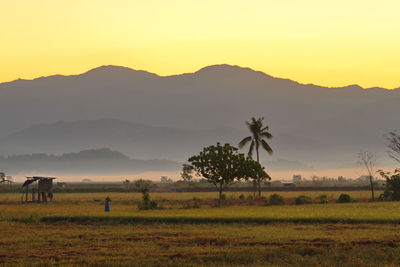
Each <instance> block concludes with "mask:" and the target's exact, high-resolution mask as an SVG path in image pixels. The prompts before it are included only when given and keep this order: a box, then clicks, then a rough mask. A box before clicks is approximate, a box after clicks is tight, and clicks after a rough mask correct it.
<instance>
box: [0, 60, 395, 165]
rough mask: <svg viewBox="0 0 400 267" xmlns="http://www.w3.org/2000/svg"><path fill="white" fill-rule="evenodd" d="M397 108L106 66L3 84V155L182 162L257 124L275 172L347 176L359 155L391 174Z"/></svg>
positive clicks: (285, 86) (265, 79)
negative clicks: (115, 155) (89, 153)
mask: <svg viewBox="0 0 400 267" xmlns="http://www.w3.org/2000/svg"><path fill="white" fill-rule="evenodd" d="M398 103H400V89H395V90H386V89H384V88H368V89H365V88H361V87H359V86H357V85H351V86H346V87H340V88H327V87H321V86H316V85H311V84H300V83H297V82H295V81H291V80H288V79H280V78H275V77H272V76H269V75H267V74H265V73H262V72H258V71H254V70H251V69H249V68H242V67H238V66H231V65H214V66H209V67H205V68H203V69H201V70H199V71H197V72H195V73H187V74H181V75H173V76H165V77H163V76H158V75H156V74H152V73H149V72H146V71H137V70H133V69H129V68H125V67H118V66H102V67H99V68H96V69H92V70H90V71H88V72H86V73H83V74H80V75H71V76H63V75H54V76H49V77H42V78H38V79H34V80H16V81H13V82H8V83H3V84H0V125H1V127H0V154H2V155H11V154H25V153H39V152H40V153H59V154H60V153H68V152H74V151H80V150H84V149H94V148H103V147H107V148H110V149H114V150H118V151H120V152H122V153H124V154H126V155H128V156H129V157H132V158H135V159H142V160H144V159H154V158H158V159H166V160H174V161H181V162H182V161H184V160H185V159H186V158H187V157H188V156H190V155H192V154H193V153H196V152H198V151H200V150H201V148H202V147H203V146H205V145H209V144H213V143H216V142H218V141H219V142H222V143H224V142H230V143H233V144H235V145H236V144H237V143H238V141H240V139H241V138H243V137H244V136H246V135H248V132H247V128H246V125H245V121H246V120H249V119H250V118H251V117H252V116H255V117H264V118H265V122H266V124H267V125H269V127H270V132H271V133H272V134H273V136H274V138H273V139H271V140H270V144H271V146H272V148H273V149H274V156H272V157H268V156H267V154H265V155H263V156H262V159H263V161H265V162H266V163H267V164H269V165H274V162H275V163H276V166H281V167H280V168H285V166H286V165H287V168H294V166H298V167H299V168H300V167H301V166H304V167H307V168H308V167H310V168H337V167H350V166H354V164H355V163H356V161H357V152H358V151H359V150H360V149H364V150H370V151H373V152H377V153H378V155H380V162H381V163H382V164H391V161H390V159H389V158H387V157H386V152H385V145H384V142H385V139H384V135H385V134H387V133H388V132H389V131H392V130H396V129H399V128H400V126H399V122H400V119H399V116H398V114H400V105H398ZM243 152H245V151H243Z"/></svg>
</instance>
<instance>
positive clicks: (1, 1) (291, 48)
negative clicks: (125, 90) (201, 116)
mask: <svg viewBox="0 0 400 267" xmlns="http://www.w3.org/2000/svg"><path fill="white" fill-rule="evenodd" d="M399 10H400V1H398V0H380V1H376V0H373V1H372V0H335V1H332V0H279V1H277V0H273V1H272V0H240V1H238V0H201V1H200V0H198V1H192V0H168V1H166V0H57V1H54V0H35V1H32V0H0V82H6V81H12V80H15V79H18V78H23V79H32V78H36V77H40V76H48V75H53V74H66V75H70V74H79V73H82V72H85V71H87V70H89V69H91V68H95V67H98V66H101V65H121V66H126V67H130V68H133V69H142V70H147V71H150V72H153V73H157V74H159V75H172V74H180V73H186V72H194V71H197V70H198V69H200V68H202V67H204V66H207V65H213V64H222V63H226V64H232V65H240V66H243V67H250V68H252V69H255V70H260V71H263V72H265V73H267V74H270V75H272V76H275V77H281V78H289V79H292V80H295V81H298V82H301V83H313V84H318V85H323V86H332V87H333V86H344V85H349V84H359V85H361V86H363V87H374V86H380V87H385V88H397V87H400V75H399V71H400V65H399V62H400V49H399V47H400V16H399V15H398V12H399Z"/></svg>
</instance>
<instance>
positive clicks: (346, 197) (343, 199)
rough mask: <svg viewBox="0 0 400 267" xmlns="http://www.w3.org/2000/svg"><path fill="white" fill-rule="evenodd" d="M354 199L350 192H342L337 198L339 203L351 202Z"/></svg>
mask: <svg viewBox="0 0 400 267" xmlns="http://www.w3.org/2000/svg"><path fill="white" fill-rule="evenodd" d="M352 201H353V200H352V199H351V197H350V196H349V195H348V194H340V196H339V198H338V199H337V200H336V202H337V203H349V202H352Z"/></svg>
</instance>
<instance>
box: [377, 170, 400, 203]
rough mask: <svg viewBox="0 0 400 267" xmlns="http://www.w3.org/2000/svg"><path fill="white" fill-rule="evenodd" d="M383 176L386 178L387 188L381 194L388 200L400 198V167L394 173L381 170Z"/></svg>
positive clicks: (382, 197)
mask: <svg viewBox="0 0 400 267" xmlns="http://www.w3.org/2000/svg"><path fill="white" fill-rule="evenodd" d="M380 174H381V176H382V177H384V178H386V188H385V191H384V193H383V194H382V195H381V196H380V198H381V199H386V200H400V169H396V170H395V171H394V173H393V174H390V173H385V172H383V171H380Z"/></svg>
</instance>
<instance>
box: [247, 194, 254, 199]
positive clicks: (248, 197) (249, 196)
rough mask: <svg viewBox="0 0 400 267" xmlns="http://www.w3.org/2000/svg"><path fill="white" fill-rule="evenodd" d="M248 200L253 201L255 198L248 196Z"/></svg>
mask: <svg viewBox="0 0 400 267" xmlns="http://www.w3.org/2000/svg"><path fill="white" fill-rule="evenodd" d="M246 199H247V200H253V199H254V198H253V196H252V195H248V196H247V197H246Z"/></svg>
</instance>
